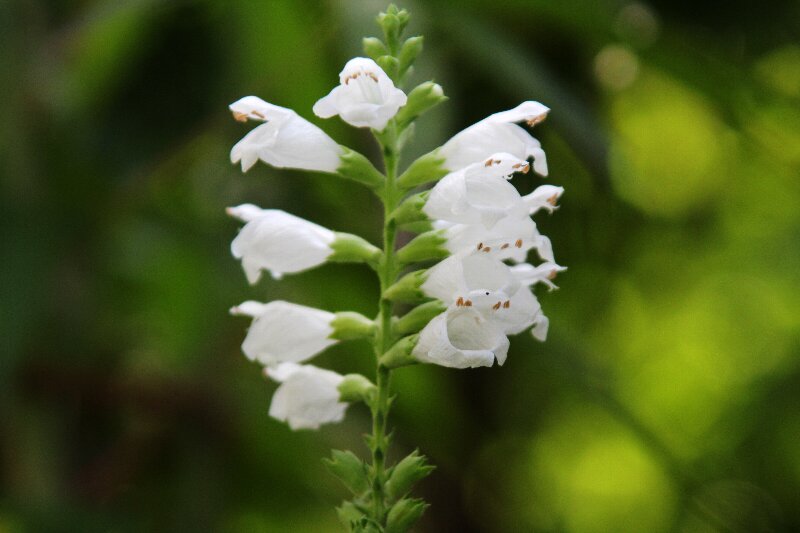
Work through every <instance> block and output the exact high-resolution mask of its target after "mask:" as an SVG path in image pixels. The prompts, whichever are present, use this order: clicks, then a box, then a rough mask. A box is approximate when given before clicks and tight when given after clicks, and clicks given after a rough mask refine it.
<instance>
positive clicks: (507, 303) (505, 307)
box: [503, 300, 511, 309]
mask: <svg viewBox="0 0 800 533" xmlns="http://www.w3.org/2000/svg"><path fill="white" fill-rule="evenodd" d="M509 307H511V300H506V301H505V302H503V309H508V308H509Z"/></svg>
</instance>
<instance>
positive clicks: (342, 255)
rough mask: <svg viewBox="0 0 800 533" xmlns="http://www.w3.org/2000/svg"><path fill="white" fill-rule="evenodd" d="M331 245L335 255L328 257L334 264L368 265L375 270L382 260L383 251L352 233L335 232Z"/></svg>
mask: <svg viewBox="0 0 800 533" xmlns="http://www.w3.org/2000/svg"><path fill="white" fill-rule="evenodd" d="M334 235H335V239H334V240H333V242H332V243H331V244H330V247H331V249H332V250H333V253H332V254H331V255H330V256H329V257H328V261H330V262H332V263H367V264H368V265H370V266H371V267H373V268H375V267H376V266H377V264H378V263H379V262H380V259H381V255H382V252H381V249H380V248H378V247H377V246H375V245H373V244H370V243H369V242H368V241H367V240H365V239H362V238H361V237H359V236H358V235H353V234H351V233H339V232H334Z"/></svg>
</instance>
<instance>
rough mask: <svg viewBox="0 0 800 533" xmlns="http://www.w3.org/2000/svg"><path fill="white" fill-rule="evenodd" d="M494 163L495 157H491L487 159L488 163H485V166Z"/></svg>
mask: <svg viewBox="0 0 800 533" xmlns="http://www.w3.org/2000/svg"><path fill="white" fill-rule="evenodd" d="M492 163H494V159H491V158H489V159H487V160H486V163H484V164H483V166H485V167H490V166H492Z"/></svg>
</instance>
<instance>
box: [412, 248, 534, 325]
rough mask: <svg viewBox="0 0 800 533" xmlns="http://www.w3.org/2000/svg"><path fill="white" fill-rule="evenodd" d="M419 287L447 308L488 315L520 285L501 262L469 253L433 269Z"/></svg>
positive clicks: (449, 258) (448, 260) (454, 257)
mask: <svg viewBox="0 0 800 533" xmlns="http://www.w3.org/2000/svg"><path fill="white" fill-rule="evenodd" d="M420 288H421V289H422V292H423V293H424V294H426V295H427V296H430V297H432V298H437V299H439V300H441V301H442V302H444V303H445V304H446V305H455V306H456V307H465V308H470V307H471V308H473V309H475V310H477V311H480V312H482V313H489V312H490V311H493V310H495V311H496V310H497V309H499V308H500V307H501V306H502V305H503V303H504V302H506V301H508V300H509V298H510V296H511V295H513V294H514V293H516V291H517V290H518V289H519V288H520V282H519V280H518V279H517V278H516V277H515V276H514V274H513V273H512V272H511V270H510V269H509V267H508V266H507V265H506V264H505V263H503V262H502V261H500V260H499V259H497V258H495V257H492V256H490V255H486V254H480V253H470V254H466V255H465V254H459V255H452V256H450V257H448V258H447V259H445V260H444V261H441V262H440V263H438V264H436V265H434V266H433V267H431V268H430V269H429V270H428V273H427V279H425V282H424V283H423V284H422V285H421V286H420ZM498 302H499V304H500V305H498Z"/></svg>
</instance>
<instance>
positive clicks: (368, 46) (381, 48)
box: [361, 37, 389, 59]
mask: <svg viewBox="0 0 800 533" xmlns="http://www.w3.org/2000/svg"><path fill="white" fill-rule="evenodd" d="M361 44H362V45H363V46H364V53H365V54H367V55H368V56H369V57H371V58H372V59H378V58H379V57H381V56H385V55H388V54H389V49H388V48H386V45H385V44H383V41H381V40H380V39H378V38H377V37H364V39H362V40H361Z"/></svg>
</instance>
